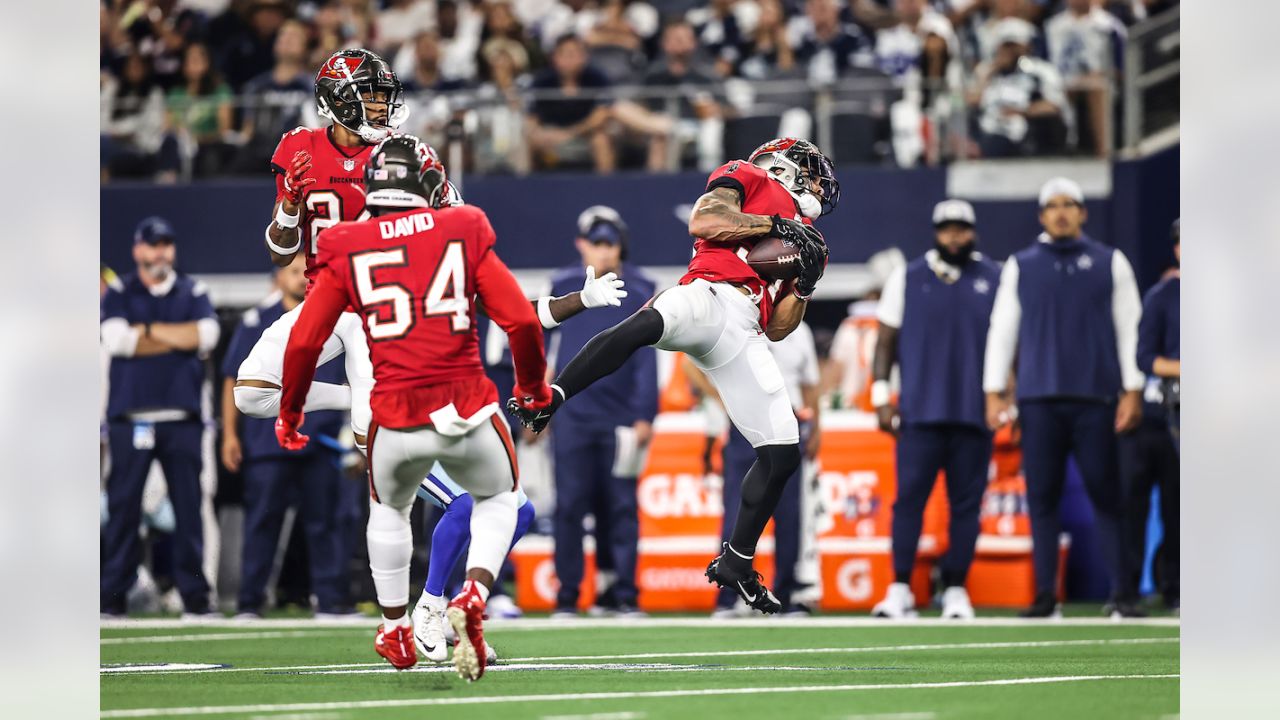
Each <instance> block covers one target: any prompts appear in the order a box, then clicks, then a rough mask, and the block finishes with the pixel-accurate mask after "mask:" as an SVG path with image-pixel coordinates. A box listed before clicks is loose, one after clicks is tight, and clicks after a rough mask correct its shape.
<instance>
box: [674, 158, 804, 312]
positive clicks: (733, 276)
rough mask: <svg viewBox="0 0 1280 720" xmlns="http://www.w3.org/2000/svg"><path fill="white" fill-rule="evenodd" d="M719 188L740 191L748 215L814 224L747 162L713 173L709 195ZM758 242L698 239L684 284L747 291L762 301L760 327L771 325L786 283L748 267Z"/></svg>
mask: <svg viewBox="0 0 1280 720" xmlns="http://www.w3.org/2000/svg"><path fill="white" fill-rule="evenodd" d="M718 187H727V188H732V189H734V190H736V191H738V195H739V196H740V197H741V198H742V212H744V213H750V214H752V215H781V216H782V217H784V218H793V219H796V220H803V222H804V223H805V224H811V223H810V222H809V220H808V219H806V218H804V216H802V215H801V214H800V209H799V207H797V206H796V201H795V199H794V198H792V197H791V193H789V192H787V190H786V188H784V187H782V184H781V183H779V182H777V181H776V180H772V179H770V178H769V174H768V173H767V172H766V171H764V170H762V169H760V168H758V167H756V166H755V165H752V164H751V163H749V162H747V161H746V160H734V161H733V162H730V163H726V164H725V165H723V166H721V167H720V168H719V169H718V170H716V171H715V172H713V173H711V177H710V178H708V180H707V191H708V192H710V191H711V190H713V189H715V188H718ZM757 242H758V240H757V239H752V240H742V241H738V242H729V243H724V242H711V241H708V240H704V239H702V238H698V239H697V240H696V241H695V242H694V243H693V260H690V261H689V271H688V272H687V273H685V275H684V277H682V278H680V284H681V285H687V284H688V283H690V282H693V281H694V280H696V279H697V278H702V279H704V280H708V281H710V282H724V283H732V284H734V285H741V286H743V287H746V288H747V289H749V290H751V292H752V294H753V295H755V296H756V297H759V298H760V326H761V327H764V326H766V325H768V324H769V317H770V316H771V315H772V314H773V303H774V299H775V298H776V297H778V296H779V294H780V293H781V291H782V286H783V285H784V283H783V282H782V281H776V282H770V281H769V280H765V279H764V278H762V277H760V276H759V275H757V274H756V271H755V270H752V269H751V266H749V265H747V261H746V257H747V253H749V252H751V249H752V248H754V247H755V245H756V243H757Z"/></svg>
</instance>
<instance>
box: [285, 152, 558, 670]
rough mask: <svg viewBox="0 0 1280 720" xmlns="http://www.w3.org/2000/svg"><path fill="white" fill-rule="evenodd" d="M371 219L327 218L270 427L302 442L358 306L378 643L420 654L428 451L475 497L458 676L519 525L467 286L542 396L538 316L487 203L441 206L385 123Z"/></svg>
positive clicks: (473, 665)
mask: <svg viewBox="0 0 1280 720" xmlns="http://www.w3.org/2000/svg"><path fill="white" fill-rule="evenodd" d="M365 183H366V188H367V189H368V191H369V194H368V197H367V199H366V203H367V205H368V206H369V208H370V209H371V212H372V213H373V215H374V217H373V218H372V219H370V220H366V221H362V222H354V223H343V224H341V225H338V226H335V227H333V228H331V229H329V230H327V231H326V232H325V238H324V243H323V244H322V245H321V247H320V255H319V257H318V259H317V265H316V280H315V284H314V285H313V287H312V290H311V294H310V296H309V297H308V298H307V302H306V303H304V305H303V310H302V313H301V315H300V316H299V318H298V322H297V323H296V324H295V325H294V327H293V332H292V333H291V334H290V336H289V344H288V347H287V348H286V350H285V358H284V383H283V386H284V387H283V391H282V394H281V406H280V417H279V419H278V420H277V421H276V435H277V437H278V438H279V440H280V444H281V445H282V446H283V447H286V448H298V447H302V446H304V445H305V444H306V442H307V438H306V436H304V435H300V434H299V432H298V428H299V427H300V426H301V424H302V408H303V405H304V403H305V401H306V398H307V393H308V391H309V388H310V385H311V380H312V377H313V375H314V373H315V367H316V360H317V359H318V358H319V357H320V352H321V350H322V348H323V347H324V344H325V340H326V338H328V337H329V335H330V334H331V333H332V332H333V327H334V326H335V325H336V324H337V322H338V319H339V318H340V317H341V316H342V314H343V312H344V311H345V310H346V309H347V308H348V307H352V308H354V309H355V310H356V312H357V313H358V314H359V317H360V320H361V323H362V327H363V330H364V332H365V334H366V336H367V339H368V341H369V347H370V349H371V351H372V359H373V372H374V377H375V378H376V383H375V385H374V389H373V394H372V398H371V403H372V408H373V422H372V424H371V425H370V429H369V445H368V452H369V483H370V488H369V490H370V496H371V498H372V500H373V502H371V503H370V511H369V525H368V543H369V566H370V569H371V570H372V573H373V579H374V585H375V587H376V588H377V595H378V604H379V605H381V606H382V614H383V624H382V625H381V626H379V628H378V632H377V636H376V640H375V644H374V647H375V649H377V651H378V653H379V654H381V655H383V656H384V657H386V658H387V659H388V660H389V661H391V663H392V665H394V666H395V667H397V668H401V669H403V668H407V667H411V666H412V665H413V664H414V663H415V662H416V661H417V653H416V650H415V648H414V642H413V630H412V627H411V624H410V620H409V616H408V615H407V613H406V607H407V605H408V602H409V560H410V556H411V554H412V551H413V540H412V534H411V532H410V526H409V511H410V509H411V507H412V505H413V500H414V497H415V494H416V491H417V489H418V483H419V481H420V480H421V478H422V477H423V475H425V474H426V472H427V470H428V469H430V468H431V467H432V466H433V465H435V463H437V462H439V463H440V465H441V466H442V467H444V469H445V470H446V471H447V472H448V473H449V474H450V475H451V476H452V477H453V479H454V481H456V482H457V483H458V484H459V485H461V486H462V487H463V488H465V489H466V490H467V491H468V492H469V493H470V494H471V496H472V499H473V500H474V508H473V509H472V513H471V528H472V532H471V550H470V554H469V557H468V558H467V568H468V569H467V581H466V583H465V584H464V585H463V589H462V592H461V593H459V594H458V595H457V596H456V597H455V598H454V599H453V600H452V601H451V602H450V603H449V609H448V611H447V616H448V620H449V624H450V625H451V626H452V627H453V629H454V631H455V632H457V634H458V645H457V646H456V647H455V649H454V662H455V664H456V665H457V668H458V672H459V674H460V675H461V676H462V677H463V678H465V679H467V680H476V679H478V678H479V677H480V676H481V675H482V674H483V673H484V666H485V646H484V637H483V629H482V624H481V619H482V616H483V614H484V607H485V601H486V599H487V598H488V595H489V588H490V587H492V585H493V582H494V577H495V576H496V574H497V572H498V570H499V568H500V567H501V565H502V561H503V559H504V558H505V557H506V554H507V549H508V547H509V545H510V543H511V538H512V535H513V533H514V530H515V524H516V498H517V494H516V483H517V470H516V460H515V449H514V446H513V444H512V441H511V434H510V432H509V431H508V430H507V426H506V423H505V422H504V421H503V420H502V418H501V417H500V412H499V407H498V392H497V388H495V387H494V385H493V383H492V382H491V381H490V380H489V379H488V377H486V376H485V374H484V367H483V365H482V364H481V361H480V351H479V343H478V341H477V338H476V329H475V312H476V298H478V300H479V301H482V302H483V303H484V307H485V310H486V312H487V313H488V315H489V316H490V317H491V318H492V319H493V320H494V321H495V322H496V323H497V324H498V325H499V326H500V327H501V328H502V329H503V330H504V331H505V332H506V333H507V335H508V337H509V339H510V343H511V351H512V357H513V360H514V364H515V371H516V388H517V391H516V395H517V396H519V397H521V398H525V400H524V407H525V408H527V409H529V410H537V409H539V408H542V407H545V406H546V405H547V404H548V403H549V402H550V401H551V390H550V389H549V388H548V387H547V384H546V380H545V373H546V356H545V354H544V351H543V344H542V343H543V341H542V325H541V323H540V322H539V320H538V317H537V313H536V312H535V310H534V309H533V307H532V306H531V305H530V304H529V301H528V300H527V299H525V296H524V293H523V292H522V291H521V290H520V286H519V285H518V284H517V283H516V280H515V278H514V277H513V276H512V275H511V271H510V270H508V269H507V267H506V265H504V264H503V263H502V260H500V259H499V258H498V255H497V253H496V252H495V251H494V249H493V245H494V242H495V241H496V238H495V237H494V233H493V228H492V227H491V226H490V225H489V220H488V218H487V217H485V214H484V212H483V211H481V210H479V209H478V208H475V207H472V206H466V205H463V206H459V207H446V206H443V203H442V200H443V196H444V193H445V177H444V173H443V171H442V168H441V166H440V165H439V163H438V161H436V160H435V159H434V155H433V153H432V152H431V150H430V148H428V147H427V146H426V145H425V144H424V143H422V142H421V141H419V140H418V139H417V138H414V137H411V136H394V137H391V138H389V139H387V140H386V141H384V142H383V143H381V144H380V145H379V146H378V147H377V148H376V149H375V150H374V151H373V153H372V155H371V156H370V158H369V163H368V166H367V168H366V170H365Z"/></svg>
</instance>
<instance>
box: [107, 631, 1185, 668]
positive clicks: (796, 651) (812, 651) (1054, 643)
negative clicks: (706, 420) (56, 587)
mask: <svg viewBox="0 0 1280 720" xmlns="http://www.w3.org/2000/svg"><path fill="white" fill-rule="evenodd" d="M1176 642H1178V638H1111V639H1105V640H1024V641H1016V642H982V643H937V644H928V645H924V644H921V645H868V646H859V647H843V648H769V649H763V650H715V651H710V652H651V653H630V654H626V655H558V656H555V657H524V658H499V664H498V665H497V666H495V667H500V666H501V665H503V664H505V663H530V662H533V663H547V662H563V661H582V660H586V661H590V660H649V659H655V658H714V657H753V656H760V655H833V654H844V653H850V654H852V653H876V652H920V651H930V650H1001V649H1018V648H1044V647H1072V646H1081V645H1152V644H1162V643H1176ZM368 668H387V666H386V663H350V664H343V665H293V666H286V667H251V668H241V667H229V668H217V669H209V670H188V669H182V668H175V669H172V670H170V669H167V668H161V669H156V670H146V671H135V672H132V673H130V674H132V675H140V674H141V675H187V674H193V673H211V672H212V673H219V674H222V673H232V672H310V671H325V670H334V671H352V670H355V671H361V670H364V669H368ZM387 669H390V668H387ZM566 669H572V668H566ZM101 672H102V674H118V673H119V672H120V671H119V670H118V669H115V668H112V667H109V666H108V667H105V668H103V669H102V670H101Z"/></svg>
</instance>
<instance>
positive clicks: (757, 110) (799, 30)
mask: <svg viewBox="0 0 1280 720" xmlns="http://www.w3.org/2000/svg"><path fill="white" fill-rule="evenodd" d="M1176 3H1177V0H843V1H842V0H803V2H802V1H800V0H713V1H712V2H710V3H706V4H702V3H695V2H691V1H690V0H653V1H652V2H646V1H644V0H634V1H630V0H485V1H483V2H469V1H467V0H439V1H433V0H102V1H101V24H100V27H101V61H100V69H101V111H102V117H101V138H102V144H101V149H102V153H101V154H102V160H101V163H102V166H101V167H102V175H103V178H104V180H107V179H110V178H148V179H155V180H158V181H161V182H175V181H178V180H180V179H189V178H193V177H195V178H203V177H211V176H219V175H246V176H265V174H266V170H267V158H268V157H269V156H270V152H271V149H272V148H273V147H274V146H275V143H276V142H277V141H278V139H279V137H280V135H281V134H282V133H283V132H286V131H288V130H290V129H292V128H293V127H295V126H297V125H315V124H317V123H316V122H315V121H314V108H313V106H312V105H313V104H312V102H311V94H312V93H311V88H312V78H313V76H314V74H315V72H316V68H318V67H319V66H320V64H321V63H322V62H323V61H324V59H325V58H327V57H328V56H329V55H330V54H331V53H332V52H334V51H336V50H339V49H342V48H351V47H366V48H369V49H372V50H374V51H375V52H378V53H380V54H381V55H382V56H383V57H385V58H386V59H387V60H388V61H389V62H391V63H392V66H393V67H394V68H395V71H396V73H397V75H398V76H399V78H400V80H401V82H402V83H403V85H404V88H405V93H406V102H407V104H408V105H409V106H410V107H411V109H412V113H411V115H410V119H409V121H408V123H407V124H406V125H405V126H404V127H403V128H402V129H403V130H404V131H406V132H412V133H415V134H418V135H420V136H422V137H423V138H424V139H426V140H428V141H429V142H431V143H432V144H434V145H436V146H437V147H441V148H444V147H446V146H451V145H456V147H457V150H458V153H457V155H449V157H451V158H452V159H453V163H454V165H455V166H458V165H462V166H464V167H465V168H466V169H467V170H470V171H478V172H516V173H526V172H531V171H536V170H549V169H558V168H579V169H582V168H590V169H594V170H595V171H597V172H610V171H613V170H615V169H618V168H639V167H643V168H646V169H648V170H651V171H658V170H674V169H678V168H680V167H690V166H696V167H698V168H699V169H703V170H709V169H710V168H712V167H714V166H715V165H717V164H718V163H719V162H720V160H721V159H722V158H724V157H728V156H734V157H737V156H739V155H742V154H745V150H744V149H742V147H741V146H742V145H744V144H745V145H746V146H747V147H746V149H750V147H753V146H754V144H755V142H756V139H757V138H758V137H760V136H762V135H767V136H774V135H800V136H806V135H811V134H815V133H814V129H815V126H817V127H819V128H821V127H827V128H829V132H830V133H831V136H832V141H831V142H830V143H829V145H830V147H828V148H827V149H828V152H830V153H831V154H832V155H833V156H834V159H835V160H836V161H837V162H886V163H897V164H899V165H902V166H912V165H916V164H920V163H938V162H945V161H946V160H948V159H952V158H967V157H977V156H983V157H1001V156H1022V155H1046V154H1086V155H1099V156H1106V155H1108V154H1109V153H1110V151H1111V149H1112V147H1114V142H1115V141H1114V133H1113V132H1111V130H1110V128H1112V127H1113V126H1114V119H1115V117H1116V115H1117V113H1118V112H1119V107H1118V103H1116V102H1115V97H1116V95H1117V93H1116V92H1115V90H1116V88H1117V87H1118V85H1117V83H1118V81H1119V78H1120V76H1121V73H1122V71H1123V44H1124V38H1125V27H1126V26H1127V25H1130V24H1132V23H1134V22H1137V21H1139V20H1141V19H1143V18H1145V17H1148V16H1149V15H1153V14H1155V13H1158V12H1160V11H1163V10H1165V9H1167V8H1168V7H1171V6H1173V5H1175V4H1176ZM463 140H465V142H460V141H463Z"/></svg>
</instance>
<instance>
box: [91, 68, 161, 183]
mask: <svg viewBox="0 0 1280 720" xmlns="http://www.w3.org/2000/svg"><path fill="white" fill-rule="evenodd" d="M101 102H102V104H101V108H102V116H101V118H100V121H99V126H100V127H101V128H102V130H101V132H102V143H101V147H102V158H101V162H102V170H103V175H104V176H107V177H155V178H156V179H157V180H159V181H161V182H173V181H174V180H176V179H177V177H178V164H179V160H178V147H177V143H176V142H174V141H173V139H172V138H171V137H166V135H165V103H164V91H163V90H161V89H160V86H159V85H158V84H156V82H155V80H154V79H153V78H152V77H151V66H150V63H149V62H148V61H147V59H146V58H145V57H144V56H142V55H141V54H139V53H136V52H135V53H131V54H129V56H128V57H126V58H125V60H124V66H123V69H122V71H121V73H120V78H119V79H118V80H117V79H116V78H115V77H114V76H112V75H110V74H103V76H102V101H101ZM162 147H163V149H164V152H161V149H162Z"/></svg>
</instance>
